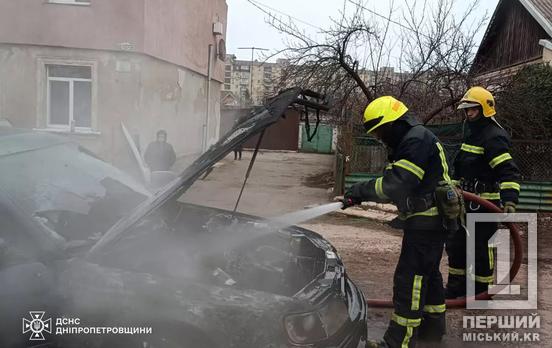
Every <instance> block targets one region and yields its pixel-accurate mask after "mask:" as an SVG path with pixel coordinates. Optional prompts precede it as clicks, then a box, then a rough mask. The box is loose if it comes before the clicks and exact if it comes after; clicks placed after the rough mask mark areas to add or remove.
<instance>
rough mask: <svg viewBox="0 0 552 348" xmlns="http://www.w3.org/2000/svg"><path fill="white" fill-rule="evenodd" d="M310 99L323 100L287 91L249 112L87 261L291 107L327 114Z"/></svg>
mask: <svg viewBox="0 0 552 348" xmlns="http://www.w3.org/2000/svg"><path fill="white" fill-rule="evenodd" d="M309 98H311V99H309ZM312 98H314V99H323V97H321V96H320V95H318V94H316V93H314V92H312V91H305V90H302V89H300V88H291V89H288V90H285V91H283V92H281V93H280V94H279V95H278V96H276V97H274V98H272V99H271V100H269V101H268V102H267V103H266V105H264V106H262V107H258V108H256V109H255V110H253V111H252V113H251V115H250V117H249V118H248V119H247V120H245V121H244V122H242V123H240V124H237V125H236V126H235V127H234V128H233V129H231V130H230V131H229V132H228V133H227V134H226V135H225V136H223V137H222V138H221V139H220V140H219V141H218V142H217V143H216V144H214V145H213V146H211V147H210V148H209V150H207V151H206V152H205V153H203V154H202V155H201V156H200V157H199V158H198V159H197V160H195V161H194V162H193V163H192V164H191V165H190V166H189V167H187V168H186V169H185V170H184V171H183V172H182V174H180V175H179V176H178V177H177V178H175V179H174V180H173V181H171V182H170V183H168V184H167V185H165V186H164V187H162V188H161V189H160V190H159V191H157V192H156V193H155V194H154V195H153V196H151V197H150V198H148V199H146V200H145V201H143V202H142V203H141V204H140V205H138V206H137V207H136V208H135V209H134V211H133V212H132V213H130V214H129V215H128V216H126V217H124V218H122V219H121V220H119V221H118V222H117V223H116V224H115V225H113V226H112V227H111V228H110V229H109V230H108V231H107V232H106V233H105V234H104V235H103V237H102V238H101V239H100V240H99V241H98V242H97V243H96V244H95V245H94V246H93V247H92V248H91V249H90V250H89V252H88V255H87V257H88V258H94V257H95V256H97V255H98V254H99V253H100V251H101V250H103V249H104V247H105V246H106V245H107V244H109V243H111V242H113V241H114V240H117V239H119V238H120V237H121V235H122V233H123V232H124V231H126V230H127V229H128V228H129V227H131V226H132V225H134V224H135V223H136V222H138V221H139V220H140V219H142V218H143V217H145V216H146V215H148V214H150V213H151V212H153V211H154V210H156V209H157V208H159V207H160V206H162V205H164V204H165V203H166V202H167V201H169V200H176V199H178V197H180V196H181V195H182V194H184V192H186V190H187V189H188V188H189V187H190V186H192V184H193V183H194V182H195V181H196V180H197V179H198V178H199V177H200V176H201V175H202V174H203V173H204V172H205V171H206V170H207V169H209V168H210V167H211V166H213V165H214V164H215V163H217V162H218V161H220V160H222V159H223V158H224V157H226V155H227V154H228V153H229V152H230V151H232V149H233V148H234V147H236V146H237V145H239V144H242V143H243V142H245V141H246V140H248V139H249V138H251V137H253V136H255V135H256V134H259V133H260V132H261V131H263V130H264V129H266V128H268V127H269V126H271V125H273V124H274V123H276V122H277V121H278V120H279V119H280V118H281V117H283V115H284V113H285V112H286V110H287V109H288V107H289V106H291V105H292V104H295V103H297V104H301V105H303V106H305V108H314V109H316V110H318V111H319V110H328V107H327V106H326V105H321V104H319V103H317V102H315V101H312Z"/></svg>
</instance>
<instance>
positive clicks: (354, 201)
mask: <svg viewBox="0 0 552 348" xmlns="http://www.w3.org/2000/svg"><path fill="white" fill-rule="evenodd" d="M353 186H354V185H353ZM354 192H355V190H354V187H351V188H350V189H349V190H348V191H347V192H345V195H344V196H343V200H342V201H341V203H343V207H341V209H343V210H345V209H347V208H349V207H352V206H354V205H359V204H360V203H362V199H361V198H360V197H358V196H357V195H355V193H354Z"/></svg>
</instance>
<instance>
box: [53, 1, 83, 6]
mask: <svg viewBox="0 0 552 348" xmlns="http://www.w3.org/2000/svg"><path fill="white" fill-rule="evenodd" d="M48 2H49V3H52V4H70V5H90V0H48Z"/></svg>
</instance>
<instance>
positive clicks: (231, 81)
mask: <svg viewBox="0 0 552 348" xmlns="http://www.w3.org/2000/svg"><path fill="white" fill-rule="evenodd" d="M286 64H287V60H285V59H278V60H277V61H276V62H275V63H269V62H259V61H253V62H251V61H247V60H238V59H236V56H234V55H228V56H227V59H226V65H225V67H224V68H225V70H224V85H223V89H222V91H223V100H226V103H227V104H229V105H232V104H234V105H248V104H249V105H251V104H252V105H261V104H263V102H264V101H265V99H266V98H267V97H271V96H274V95H275V94H277V93H278V89H279V88H281V84H280V83H281V77H282V70H283V69H284V68H285V66H286ZM251 73H252V74H251ZM251 78H252V79H253V81H251ZM229 93H230V95H229ZM224 97H226V98H224Z"/></svg>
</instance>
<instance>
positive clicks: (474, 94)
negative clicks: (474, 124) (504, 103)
mask: <svg viewBox="0 0 552 348" xmlns="http://www.w3.org/2000/svg"><path fill="white" fill-rule="evenodd" d="M475 106H481V107H482V108H483V116H485V117H492V116H494V115H495V114H496V110H495V100H494V97H493V95H492V94H491V92H489V91H487V90H486V89H485V88H483V87H472V88H470V89H468V91H467V92H466V94H464V97H462V100H460V105H458V109H467V108H473V107H475Z"/></svg>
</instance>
